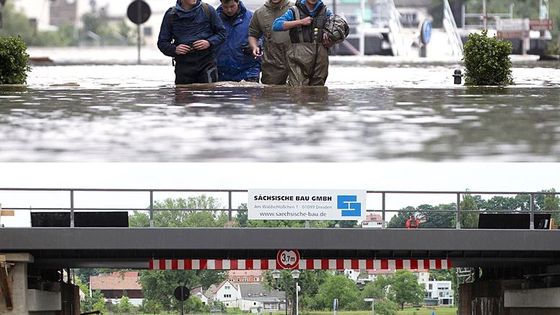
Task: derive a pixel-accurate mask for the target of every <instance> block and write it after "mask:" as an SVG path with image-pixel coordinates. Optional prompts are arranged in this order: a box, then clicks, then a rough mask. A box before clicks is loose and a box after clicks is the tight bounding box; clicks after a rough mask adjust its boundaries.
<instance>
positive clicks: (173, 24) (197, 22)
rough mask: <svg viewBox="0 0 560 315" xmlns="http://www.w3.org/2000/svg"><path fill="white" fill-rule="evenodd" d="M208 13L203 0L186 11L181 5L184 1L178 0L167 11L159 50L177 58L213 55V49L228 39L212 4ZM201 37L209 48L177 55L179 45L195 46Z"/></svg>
mask: <svg viewBox="0 0 560 315" xmlns="http://www.w3.org/2000/svg"><path fill="white" fill-rule="evenodd" d="M172 15H173V16H172ZM208 15H209V16H208ZM208 15H207V14H206V13H205V12H204V9H203V8H202V3H201V0H197V2H196V5H195V6H194V7H193V8H192V9H190V10H184V9H183V8H182V7H181V0H177V4H176V5H175V7H174V8H170V9H169V10H167V12H165V15H164V17H163V22H162V23H161V28H160V32H159V37H158V43H157V45H158V48H159V50H160V51H161V52H162V53H163V54H165V55H166V56H169V57H176V58H177V61H180V60H181V59H183V58H193V57H194V58H195V59H196V57H203V56H206V55H212V56H214V49H215V48H216V47H217V46H219V45H220V44H221V43H223V42H224V40H225V38H226V29H225V28H224V25H223V24H222V20H221V19H220V18H219V17H218V14H217V13H216V10H214V8H213V7H212V6H210V5H208ZM201 39H205V40H207V41H208V42H209V43H210V48H209V49H205V50H202V51H193V52H190V53H188V54H186V55H180V56H177V55H176V53H175V48H176V47H177V45H179V44H186V45H192V43H194V42H195V41H197V40H201Z"/></svg>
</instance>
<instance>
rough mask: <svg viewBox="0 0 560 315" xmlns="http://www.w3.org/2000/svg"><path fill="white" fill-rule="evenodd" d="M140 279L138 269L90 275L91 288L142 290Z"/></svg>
mask: <svg viewBox="0 0 560 315" xmlns="http://www.w3.org/2000/svg"><path fill="white" fill-rule="evenodd" d="M138 280H139V278H138V272H136V271H126V272H113V273H111V274H104V275H99V276H90V277H89V282H90V286H91V290H142V287H141V286H140V283H139V282H138Z"/></svg>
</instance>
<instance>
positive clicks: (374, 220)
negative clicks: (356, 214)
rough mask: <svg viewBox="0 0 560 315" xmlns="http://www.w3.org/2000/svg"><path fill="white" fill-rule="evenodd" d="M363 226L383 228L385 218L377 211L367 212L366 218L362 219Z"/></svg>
mask: <svg viewBox="0 0 560 315" xmlns="http://www.w3.org/2000/svg"><path fill="white" fill-rule="evenodd" d="M362 227H363V228H374V229H381V228H383V218H382V217H381V215H380V214H377V213H370V214H367V215H366V219H365V220H363V221H362Z"/></svg>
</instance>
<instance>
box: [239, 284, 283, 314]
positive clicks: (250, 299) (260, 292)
mask: <svg viewBox="0 0 560 315" xmlns="http://www.w3.org/2000/svg"><path fill="white" fill-rule="evenodd" d="M238 288H239V291H240V292H241V301H240V303H239V309H240V310H241V311H243V312H251V313H261V312H271V311H280V310H284V309H286V297H285V293H284V292H281V291H277V290H269V289H266V288H265V287H264V286H263V285H262V283H241V284H239V285H238Z"/></svg>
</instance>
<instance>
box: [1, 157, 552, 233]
mask: <svg viewBox="0 0 560 315" xmlns="http://www.w3.org/2000/svg"><path fill="white" fill-rule="evenodd" d="M559 175H560V163H83V164H82V163H0V188H14V187H16V188H124V189H131V188H135V189H257V188H260V189H360V190H422V191H427V190H435V191H450V190H458V191H464V190H466V189H468V190H470V191H540V190H542V189H549V188H555V189H556V191H559V190H560V176H559ZM177 196H178V195H177V194H171V193H169V194H163V193H162V194H159V195H155V199H156V200H161V199H164V198H166V197H177ZM181 196H183V197H184V196H185V195H184V194H183V195H181ZM394 196H395V197H391V198H388V199H387V208H388V209H398V208H399V207H401V206H406V205H410V204H415V203H416V204H420V203H430V204H438V203H450V202H454V200H455V199H454V198H455V197H454V195H449V196H445V197H441V196H434V195H423V196H421V197H419V196H412V197H411V196H403V195H394ZM219 198H222V197H219ZM246 198H247V197H246V194H236V195H235V196H234V199H235V200H234V204H239V203H241V202H244V203H245V202H247V200H246ZM68 200H69V197H68V193H34V194H29V193H14V192H2V191H1V190H0V204H2V207H3V208H4V209H6V208H7V207H10V206H11V207H41V206H42V207H68V204H69V201H68ZM148 200H149V195H147V194H146V193H127V194H115V193H104V194H99V193H97V194H94V193H87V194H86V193H83V194H78V193H77V194H76V195H75V206H76V207H131V208H133V207H138V208H139V209H144V208H145V207H146V204H147V203H148ZM223 200H224V204H225V196H223ZM379 202H380V198H378V197H377V196H375V195H374V196H370V197H368V206H367V208H368V209H379V206H378V204H379ZM26 212H28V211H26ZM0 219H1V221H0V223H2V224H5V225H6V226H25V225H28V222H29V215H28V214H26V215H25V214H23V213H20V212H18V215H16V217H2V218H0Z"/></svg>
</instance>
